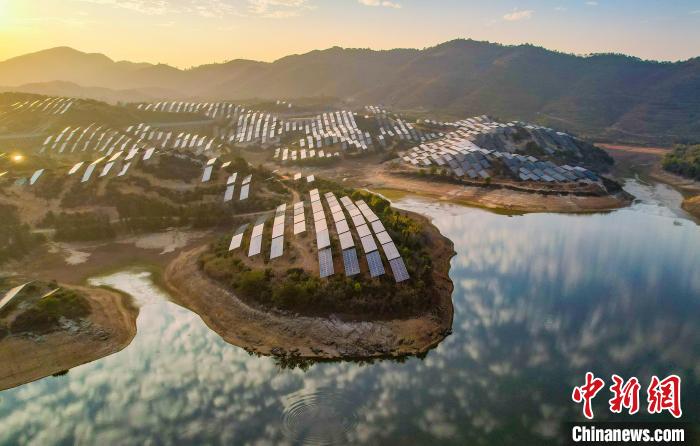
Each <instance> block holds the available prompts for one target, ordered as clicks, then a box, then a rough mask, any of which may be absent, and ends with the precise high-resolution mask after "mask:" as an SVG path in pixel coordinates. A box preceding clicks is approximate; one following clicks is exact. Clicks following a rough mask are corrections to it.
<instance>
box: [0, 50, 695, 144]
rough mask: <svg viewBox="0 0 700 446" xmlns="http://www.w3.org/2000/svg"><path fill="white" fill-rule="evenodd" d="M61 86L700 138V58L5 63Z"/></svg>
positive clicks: (60, 57) (79, 56) (69, 59)
mask: <svg viewBox="0 0 700 446" xmlns="http://www.w3.org/2000/svg"><path fill="white" fill-rule="evenodd" d="M51 81H67V82H73V83H75V84H78V85H81V86H86V87H100V88H109V89H114V90H133V89H137V90H139V91H141V92H143V93H146V92H149V91H152V92H153V93H152V95H153V96H156V97H166V96H167V97H172V98H176V96H178V97H198V98H201V99H215V98H216V99H238V100H243V99H252V98H259V99H277V98H300V97H312V96H321V95H325V96H331V97H338V98H341V99H345V100H349V101H354V102H356V103H360V104H366V103H383V104H386V105H389V106H392V107H396V108H401V109H404V110H415V111H433V112H434V111H439V112H441V113H443V114H445V115H446V116H452V117H457V116H469V115H475V114H483V113H487V114H490V115H494V116H498V117H501V118H503V119H525V120H528V121H534V122H537V123H540V124H543V125H548V126H553V127H557V128H559V129H563V130H567V131H572V132H576V133H579V134H582V135H584V136H590V137H595V138H599V139H610V140H618V141H627V142H638V143H662V144H663V143H669V142H688V141H695V140H700V58H695V59H691V60H688V61H684V62H676V63H662V62H655V61H644V60H640V59H637V58H633V57H628V56H624V55H616V54H604V55H594V56H590V57H581V56H575V55H571V54H563V53H558V52H554V51H549V50H546V49H543V48H539V47H535V46H532V45H517V46H505V45H499V44H493V43H488V42H477V41H473V40H455V41H451V42H447V43H444V44H441V45H438V46H435V47H431V48H426V49H423V50H414V49H396V50H390V51H373V50H368V49H342V48H338V47H335V48H330V49H327V50H323V51H312V52H309V53H306V54H302V55H293V56H288V57H284V58H282V59H279V60H277V61H275V62H272V63H263V62H254V61H247V60H233V61H230V62H226V63H223V64H210V65H203V66H199V67H195V68H192V69H187V70H180V69H177V68H174V67H170V66H167V65H162V64H159V65H153V64H144V63H132V62H115V61H113V60H111V59H109V58H108V57H106V56H103V55H99V54H86V53H81V52H78V51H76V50H72V49H69V48H55V49H51V50H46V51H42V52H38V53H33V54H29V55H25V56H20V57H16V58H14V59H10V60H7V61H5V62H0V85H7V86H10V87H14V86H19V85H24V84H26V83H28V82H35V83H36V82H51ZM174 91H178V92H179V93H174ZM85 94H86V95H88V94H95V93H90V92H89V91H87V90H86V93H85ZM171 95H172V96H171Z"/></svg>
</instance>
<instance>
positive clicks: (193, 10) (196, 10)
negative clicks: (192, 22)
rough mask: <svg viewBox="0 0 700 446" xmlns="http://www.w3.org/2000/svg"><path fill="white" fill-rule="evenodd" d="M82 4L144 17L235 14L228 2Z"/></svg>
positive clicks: (114, 0) (111, 0)
mask: <svg viewBox="0 0 700 446" xmlns="http://www.w3.org/2000/svg"><path fill="white" fill-rule="evenodd" d="M77 1H80V2H83V3H92V4H95V5H104V6H111V7H114V8H121V9H127V10H130V11H134V12H137V13H139V14H144V15H164V14H197V15H200V16H202V17H221V16H224V15H233V14H237V11H236V8H235V7H234V6H233V4H232V2H231V1H230V0H77Z"/></svg>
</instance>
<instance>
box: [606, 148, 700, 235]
mask: <svg viewBox="0 0 700 446" xmlns="http://www.w3.org/2000/svg"><path fill="white" fill-rule="evenodd" d="M602 147H604V148H605V149H606V151H607V152H608V153H609V154H610V155H611V156H612V157H613V158H615V161H616V164H617V166H616V170H617V174H618V176H624V174H625V172H626V171H632V172H636V173H640V174H641V175H643V176H647V177H649V178H650V179H651V180H653V181H656V182H658V183H663V184H666V185H668V186H670V187H672V188H674V189H675V190H677V191H678V192H679V193H680V194H681V195H682V196H683V203H682V204H681V207H682V208H683V210H685V211H686V212H688V214H690V215H691V216H692V217H693V218H695V219H696V220H697V221H698V222H700V182H698V181H695V180H692V179H690V178H685V177H682V176H680V175H676V174H674V173H671V172H668V171H666V170H664V169H663V168H662V167H661V159H662V158H663V156H664V155H665V154H666V153H668V152H669V151H670V150H671V149H666V148H658V147H637V146H625V145H609V144H608V145H603V146H602Z"/></svg>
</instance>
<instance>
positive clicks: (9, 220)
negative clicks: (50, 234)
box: [0, 204, 44, 264]
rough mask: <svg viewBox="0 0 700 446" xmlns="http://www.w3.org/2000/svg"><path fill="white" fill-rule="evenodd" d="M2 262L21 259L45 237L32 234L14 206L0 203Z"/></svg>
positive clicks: (0, 260)
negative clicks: (0, 216)
mask: <svg viewBox="0 0 700 446" xmlns="http://www.w3.org/2000/svg"><path fill="white" fill-rule="evenodd" d="M0 215H2V218H0V264H2V263H4V262H7V261H8V260H11V259H20V258H22V257H24V256H25V255H27V254H28V253H30V252H31V251H33V250H34V249H36V248H37V247H38V246H39V245H41V244H42V243H43V242H44V237H43V236H41V235H37V234H32V232H31V228H30V227H29V225H27V224H25V223H22V221H21V220H20V218H19V215H18V213H17V209H16V208H15V207H14V206H10V205H3V204H0Z"/></svg>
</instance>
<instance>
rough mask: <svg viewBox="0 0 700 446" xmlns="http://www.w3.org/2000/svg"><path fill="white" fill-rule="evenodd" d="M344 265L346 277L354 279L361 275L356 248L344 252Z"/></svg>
mask: <svg viewBox="0 0 700 446" xmlns="http://www.w3.org/2000/svg"><path fill="white" fill-rule="evenodd" d="M343 265H344V266H345V275H346V276H348V277H352V276H356V275H358V274H360V262H359V261H358V260H357V251H356V250H355V248H350V249H345V250H343Z"/></svg>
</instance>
